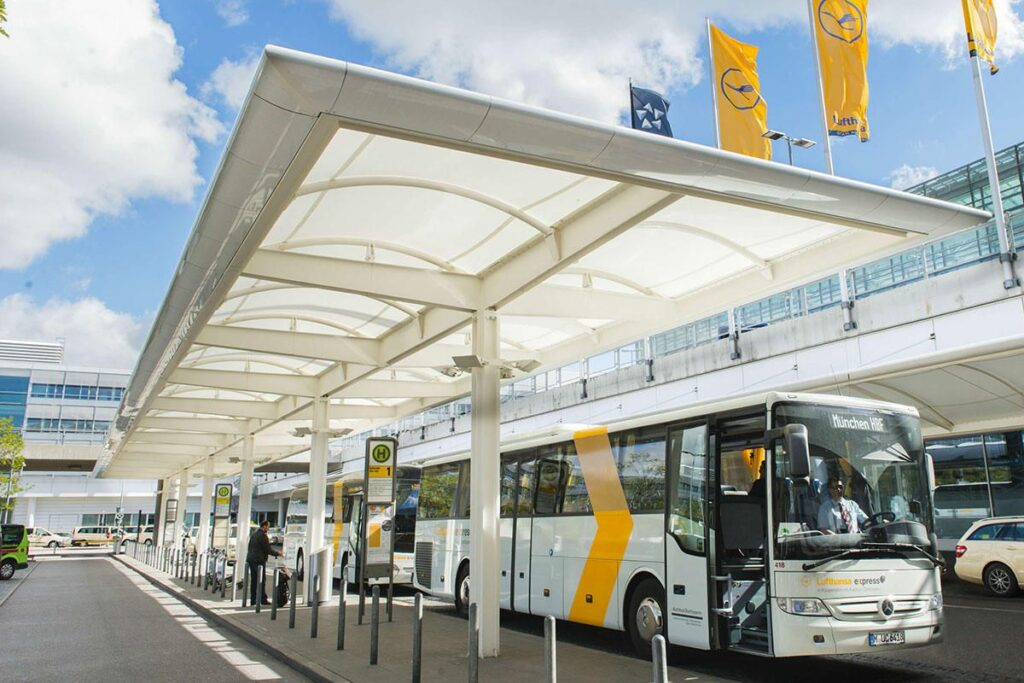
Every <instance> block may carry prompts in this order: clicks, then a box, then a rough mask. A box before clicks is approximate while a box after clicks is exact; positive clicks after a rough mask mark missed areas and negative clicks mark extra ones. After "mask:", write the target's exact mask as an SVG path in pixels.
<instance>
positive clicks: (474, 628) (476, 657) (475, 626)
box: [469, 602, 480, 683]
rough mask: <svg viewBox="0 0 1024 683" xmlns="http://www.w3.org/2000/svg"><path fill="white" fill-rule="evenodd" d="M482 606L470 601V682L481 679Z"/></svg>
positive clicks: (473, 682) (474, 682) (475, 682)
mask: <svg viewBox="0 0 1024 683" xmlns="http://www.w3.org/2000/svg"><path fill="white" fill-rule="evenodd" d="M479 611H480V607H479V605H477V604H476V603H475V602H471V603H469V683H477V681H478V680H480V621H479V620H480V615H479Z"/></svg>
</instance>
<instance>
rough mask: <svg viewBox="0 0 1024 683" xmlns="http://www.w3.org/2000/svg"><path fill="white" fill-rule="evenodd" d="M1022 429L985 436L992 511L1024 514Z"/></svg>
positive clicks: (1002, 515)
mask: <svg viewBox="0 0 1024 683" xmlns="http://www.w3.org/2000/svg"><path fill="white" fill-rule="evenodd" d="M1021 437H1022V434H1021V432H1020V431H1013V432H1004V433H999V434H986V435H985V455H986V457H987V458H988V476H989V484H990V486H991V490H992V506H993V510H992V513H993V514H994V515H997V516H999V517H1004V516H1008V515H1024V444H1022V438H1021Z"/></svg>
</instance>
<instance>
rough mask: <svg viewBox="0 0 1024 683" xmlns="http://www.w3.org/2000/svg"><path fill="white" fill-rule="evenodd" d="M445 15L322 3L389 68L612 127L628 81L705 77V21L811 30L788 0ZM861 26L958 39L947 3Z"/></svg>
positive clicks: (407, 7) (468, 9)
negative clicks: (576, 115) (637, 8)
mask: <svg viewBox="0 0 1024 683" xmlns="http://www.w3.org/2000/svg"><path fill="white" fill-rule="evenodd" d="M1019 1H1020V0H1002V1H1001V0H996V2H997V4H998V5H999V12H1000V22H1001V23H1000V36H999V51H1000V54H1001V55H1002V56H1003V57H1004V58H1008V57H1009V56H1011V55H1013V54H1016V53H1018V52H1020V51H1021V47H1022V43H1024V41H1022V36H1024V30H1022V28H1021V21H1020V19H1019V18H1018V17H1017V16H1016V14H1015V13H1014V12H1013V6H1014V5H1016V4H1017V2H1019ZM940 4H941V5H942V7H941V8H939V7H938V5H940ZM443 7H444V9H443V10H439V8H438V6H437V5H436V4H434V3H426V2H422V1H421V0H392V2H387V3H368V2H361V1H360V0H331V10H332V16H333V18H335V19H338V20H341V21H344V22H345V24H346V26H347V28H348V29H349V30H350V31H351V32H352V33H353V35H355V36H357V37H358V38H360V39H362V40H365V41H367V42H368V43H370V44H371V45H373V46H374V47H375V48H376V49H378V50H379V51H380V52H381V53H382V54H383V55H384V56H385V57H386V58H387V59H388V60H389V62H390V63H391V65H392V66H393V67H395V68H398V69H401V70H404V71H407V72H412V73H415V74H417V75H420V76H422V77H424V78H428V79H431V80H435V81H440V82H443V83H449V84H453V85H461V86H465V87H468V88H471V89H474V90H479V91H482V92H485V93H488V94H492V95H499V96H502V97H507V98H510V99H514V100H518V101H524V102H529V103H532V104H537V105H541V106H545V107H549V108H552V109H558V110H562V111H568V112H572V113H576V114H581V115H583V116H588V117H591V118H596V119H598V120H602V121H609V122H612V121H616V120H618V119H619V117H620V115H621V114H622V113H623V112H624V109H625V106H626V102H625V97H624V96H623V93H624V92H625V85H624V84H625V83H626V81H627V80H628V79H629V78H630V77H632V78H633V81H634V82H636V83H638V84H642V85H644V86H646V87H651V88H654V89H660V90H665V89H669V88H687V87H691V86H693V85H695V84H696V83H698V82H700V81H701V80H702V79H703V78H704V77H705V69H706V67H705V65H704V51H705V49H706V48H705V47H704V43H703V41H704V34H705V25H704V18H705V17H706V16H710V17H711V19H712V21H716V22H718V21H722V22H723V23H724V26H725V27H726V28H727V29H730V30H732V29H736V32H740V33H741V32H743V31H749V30H755V29H759V28H765V27H768V26H781V25H785V26H788V27H789V28H791V29H792V30H793V31H797V32H803V33H804V34H806V32H807V31H808V27H807V6H806V4H805V3H803V2H794V1H793V0H761V1H759V2H756V3H755V2H751V1H750V0H690V1H688V2H679V1H678V0H649V1H648V2H645V3H644V4H643V7H642V9H641V10H638V11H635V12H630V11H625V10H624V9H623V5H622V3H621V2H617V1H616V0H588V1H587V2H584V1H583V0H576V1H572V2H558V3H552V2H549V1H546V0H544V1H542V0H520V1H519V2H492V3H481V2H479V1H478V0H451V1H449V2H446V3H444V5H443ZM869 25H870V35H871V38H872V40H877V41H879V44H880V45H882V46H885V45H892V44H895V43H910V44H913V45H919V46H923V47H929V48H938V49H940V50H948V49H950V46H953V45H954V44H955V45H959V44H960V43H962V42H963V19H962V16H961V14H960V3H956V2H947V3H936V2H934V0H888V2H884V3H882V2H879V3H872V11H871V15H870V16H869ZM740 37H742V35H741V36H740Z"/></svg>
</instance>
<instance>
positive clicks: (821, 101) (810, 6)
mask: <svg viewBox="0 0 1024 683" xmlns="http://www.w3.org/2000/svg"><path fill="white" fill-rule="evenodd" d="M807 18H808V20H809V21H810V24H809V25H810V28H811V51H812V52H813V53H814V71H815V73H816V74H817V75H818V107H819V110H820V111H821V142H822V144H821V150H822V151H823V152H824V153H825V172H826V173H828V174H829V175H835V174H836V171H835V168H834V167H833V166H832V142H831V141H830V140H829V137H828V113H827V112H826V111H825V83H824V81H823V80H822V78H821V55H820V53H819V51H818V31H817V30H816V29H815V27H814V23H815V22H814V0H807Z"/></svg>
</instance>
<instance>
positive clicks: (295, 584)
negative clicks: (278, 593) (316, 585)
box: [288, 572, 299, 628]
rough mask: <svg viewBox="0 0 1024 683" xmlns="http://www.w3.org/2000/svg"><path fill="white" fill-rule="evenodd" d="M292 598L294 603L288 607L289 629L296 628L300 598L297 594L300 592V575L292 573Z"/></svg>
mask: <svg viewBox="0 0 1024 683" xmlns="http://www.w3.org/2000/svg"><path fill="white" fill-rule="evenodd" d="M290 588H291V595H290V596H289V597H291V599H292V601H291V603H290V604H289V605H288V628H295V603H296V601H298V599H299V596H298V595H296V593H298V592H299V573H298V572H292V580H291V586H290Z"/></svg>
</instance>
